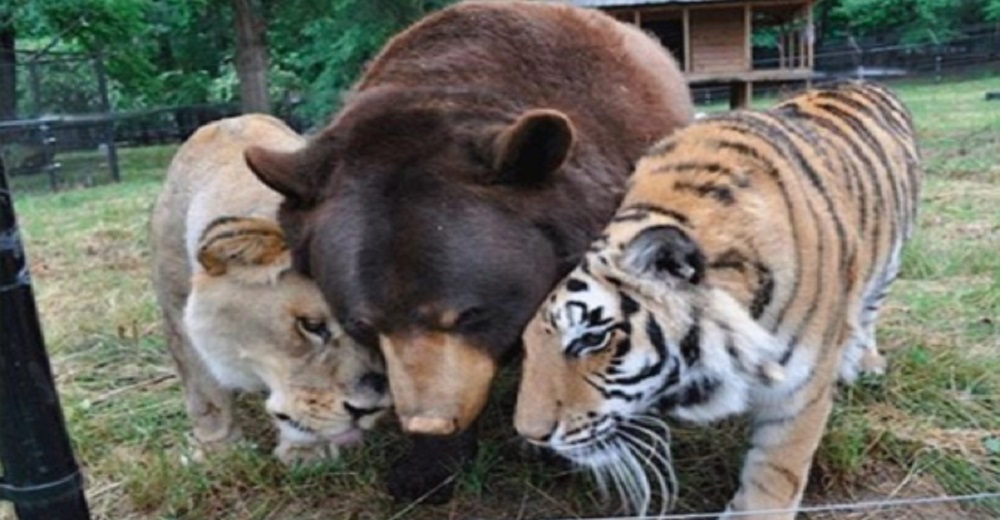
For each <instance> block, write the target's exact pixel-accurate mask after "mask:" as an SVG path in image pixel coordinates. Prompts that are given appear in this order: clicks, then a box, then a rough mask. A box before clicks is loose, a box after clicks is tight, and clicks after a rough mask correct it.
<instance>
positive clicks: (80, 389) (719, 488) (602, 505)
mask: <svg viewBox="0 0 1000 520" xmlns="http://www.w3.org/2000/svg"><path fill="white" fill-rule="evenodd" d="M998 84H1000V80H998V78H996V77H989V78H978V79H976V78H973V79H968V80H963V81H955V82H948V83H941V84H933V83H931V84H926V83H925V84H920V83H899V84H894V85H893V87H894V88H896V89H897V90H898V91H899V92H900V94H901V95H902V97H903V98H904V100H905V101H906V103H907V104H908V105H909V106H910V108H911V110H912V111H913V113H914V115H915V118H916V121H917V126H918V129H919V133H920V138H921V142H922V148H923V153H924V157H925V161H926V166H927V170H928V176H927V180H926V183H925V191H924V196H923V206H922V213H921V218H920V228H919V232H918V234H917V236H916V237H915V239H914V240H913V242H912V243H911V244H910V247H909V248H908V250H907V251H906V254H905V256H904V262H903V272H902V275H901V277H900V280H899V281H898V282H897V283H896V284H895V285H894V287H893V292H892V295H891V297H890V299H889V302H888V305H887V308H886V309H885V311H884V313H883V316H882V319H881V323H880V329H879V342H880V345H881V346H882V348H883V349H884V350H885V351H886V352H887V354H888V357H889V360H890V368H889V373H888V375H887V376H886V377H884V378H872V379H866V380H864V381H862V382H861V383H859V384H858V385H855V386H853V387H849V388H844V389H843V390H842V391H841V392H840V395H839V397H838V401H837V406H836V407H835V411H834V414H833V417H832V419H831V424H830V427H829V428H828V432H827V434H826V437H825V439H824V441H823V444H822V445H821V448H820V450H819V453H818V454H817V458H816V464H815V471H814V472H813V478H812V481H811V484H810V487H809V490H808V491H807V494H806V498H805V502H806V503H829V502H837V501H852V500H862V499H874V498H884V497H888V496H894V497H907V496H911V497H912V496H930V495H940V494H943V493H970V492H982V491H1000V356H998V355H997V354H998V353H1000V211H998V210H997V208H998V206H1000V103H996V102H986V101H984V100H983V93H984V92H985V91H986V90H987V89H990V88H993V89H995V88H996V86H997V85H998ZM759 103H761V104H766V103H767V100H761V101H759ZM173 151H174V148H173V147H157V148H147V149H125V150H121V152H120V153H121V157H122V174H123V178H124V181H123V182H122V183H120V184H115V185H100V186H96V187H93V188H88V189H69V190H64V191H60V192H58V193H54V194H53V193H49V192H48V191H47V189H26V190H21V191H17V192H16V193H19V195H18V197H17V199H16V206H17V211H18V215H19V217H20V224H21V227H22V229H23V231H24V238H25V242H26V245H27V249H28V254H29V259H30V262H31V269H32V273H33V275H34V279H35V291H36V297H37V298H38V302H39V306H40V311H41V315H42V319H43V326H44V330H45V335H46V338H47V341H48V346H49V350H50V352H51V356H52V362H53V365H54V367H55V373H56V377H57V383H58V386H59V390H60V392H61V395H62V403H63V407H64V410H65V415H66V419H67V422H68V424H69V428H70V432H71V435H72V437H73V440H74V446H75V449H76V453H77V455H78V457H79V459H80V461H81V464H82V466H83V468H84V470H85V472H86V475H87V483H88V485H87V489H88V498H89V500H90V504H91V509H92V511H93V513H94V517H95V518H107V519H115V520H123V519H138V518H143V519H146V518H162V519H174V518H212V519H285V518H295V519H300V518H301V519H319V518H324V519H325V518H359V519H360V518H407V519H411V518H415V519H424V518H428V519H429V518H473V517H482V518H501V517H503V518H544V517H555V516H559V517H567V516H570V517H571V516H577V515H590V516H593V515H598V514H615V513H621V511H620V510H619V509H618V504H617V502H616V501H614V500H606V499H605V498H603V497H602V496H601V495H600V494H599V493H598V492H597V490H596V489H595V487H594V485H593V483H592V482H591V481H590V480H589V478H587V477H586V476H583V475H579V474H575V473H572V472H570V471H568V470H567V469H566V468H565V467H564V466H563V465H560V464H553V463H552V462H551V461H545V460H542V459H540V458H538V457H536V456H530V455H528V454H527V453H526V452H525V451H524V447H523V445H522V443H520V442H519V441H518V440H517V439H516V436H515V433H514V431H513V428H512V426H511V420H510V417H511V413H512V402H513V397H514V387H515V384H516V367H510V368H508V369H507V370H506V371H505V372H504V373H503V374H502V377H501V380H500V381H499V382H498V384H497V390H498V391H497V392H496V393H495V395H494V399H493V400H492V401H491V403H490V404H489V406H488V408H487V410H486V412H485V414H484V420H483V423H484V427H483V439H484V440H483V445H482V447H481V451H480V454H479V457H478V458H477V460H476V461H474V462H473V463H472V465H471V467H470V469H469V470H467V471H466V472H464V473H463V474H462V475H461V476H460V477H459V482H458V495H457V496H456V499H455V500H454V501H453V502H452V503H450V504H448V505H444V506H434V507H431V506H416V507H414V506H413V505H412V504H397V503H393V502H392V501H391V500H390V499H389V498H388V497H387V495H386V494H385V492H384V490H383V487H382V483H381V482H382V480H381V479H382V476H383V474H384V473H385V471H387V469H388V468H389V465H390V463H391V461H392V460H393V459H394V458H395V457H397V456H398V455H399V454H401V453H402V450H403V449H404V440H403V439H402V438H401V437H400V435H399V434H398V432H397V431H396V428H395V426H394V425H392V424H388V425H386V427H385V428H382V429H381V430H380V431H378V432H376V433H375V434H374V435H372V436H370V437H369V439H368V440H367V441H366V444H365V446H364V447H363V448H361V449H358V450H355V451H352V452H350V453H348V454H347V456H346V458H345V459H344V460H342V461H340V462H335V463H327V464H323V465H320V466H315V467H304V468H296V469H286V468H284V467H282V466H281V465H279V464H278V463H277V462H275V461H274V460H273V459H272V457H271V456H270V455H269V451H270V449H271V448H272V447H273V437H272V433H271V432H270V431H268V428H267V426H266V423H267V421H266V420H264V418H263V417H262V414H261V412H260V400H259V399H257V398H254V397H247V398H245V399H243V400H242V405H243V406H242V407H241V412H242V414H243V417H242V419H243V422H244V423H245V424H247V425H249V426H248V427H247V428H246V429H247V430H248V438H247V440H246V441H245V442H243V443H242V444H240V445H238V446H236V447H235V448H234V449H232V450H230V451H227V452H225V453H220V454H215V455H213V456H211V457H210V458H209V459H208V460H207V461H201V460H200V459H199V458H198V457H197V453H196V450H195V448H194V446H193V445H192V443H191V441H190V438H189V434H188V431H189V426H188V422H187V417H186V415H185V412H184V406H183V400H182V395H181V391H180V387H179V383H178V381H177V379H176V378H175V377H173V376H172V367H171V365H170V361H169V357H168V356H167V354H166V352H165V348H164V341H163V337H162V335H161V333H160V331H159V323H158V313H157V309H156V306H155V304H154V301H153V294H152V290H151V287H150V283H149V277H148V274H149V244H148V230H147V222H148V216H149V211H150V208H151V206H152V202H153V199H154V197H155V195H156V193H157V191H158V190H159V186H160V183H161V181H162V176H163V173H164V170H165V166H166V164H167V162H168V161H169V158H170V156H171V154H172V153H173ZM16 188H17V186H16V185H15V189H16ZM674 438H675V443H674V454H675V459H676V466H677V470H678V474H679V477H680V479H681V502H680V504H679V511H706V510H715V509H718V508H719V507H721V506H722V505H723V504H724V503H725V501H726V499H727V497H728V495H729V494H730V493H732V491H733V488H734V486H735V483H736V479H737V477H738V474H739V467H740V463H741V457H742V453H743V449H744V446H743V441H742V425H741V424H740V423H739V421H733V422H732V423H726V424H722V425H719V426H717V427H715V428H712V429H704V428H702V429H698V428H681V427H678V428H676V429H675V431H674ZM4 507H6V506H0V518H8V517H9V516H10V513H9V511H10V510H9V508H7V509H4ZM920 511H921V512H922V513H923V514H925V515H928V516H925V517H931V516H936V517H939V518H995V517H997V516H1000V502H993V503H985V504H980V505H979V506H978V507H977V508H972V509H965V510H959V509H956V508H955V507H953V506H948V507H938V508H936V509H935V508H933V507H929V506H927V507H924V508H922V509H921V510H920ZM5 512H6V515H7V516H5ZM915 512H916V511H914V510H900V511H899V512H897V513H880V514H878V518H913V517H916V516H915ZM910 515H914V516H910ZM809 518H832V517H829V516H822V515H810V516H809ZM841 518H842V517H841ZM851 518H854V517H851Z"/></svg>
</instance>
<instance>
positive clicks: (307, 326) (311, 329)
mask: <svg viewBox="0 0 1000 520" xmlns="http://www.w3.org/2000/svg"><path fill="white" fill-rule="evenodd" d="M296 325H298V327H299V329H300V330H302V332H304V333H306V334H309V335H312V336H316V337H318V338H320V339H321V340H322V341H323V343H327V342H328V341H330V338H331V337H332V334H330V329H329V328H327V326H326V322H325V321H323V320H317V319H315V318H298V319H297V320H296Z"/></svg>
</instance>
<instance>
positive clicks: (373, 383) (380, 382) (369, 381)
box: [361, 372, 389, 394]
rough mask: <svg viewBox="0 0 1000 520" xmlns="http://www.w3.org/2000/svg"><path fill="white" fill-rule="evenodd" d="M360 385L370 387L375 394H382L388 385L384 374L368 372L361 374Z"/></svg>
mask: <svg viewBox="0 0 1000 520" xmlns="http://www.w3.org/2000/svg"><path fill="white" fill-rule="evenodd" d="M361 386H363V387H367V388H370V389H372V391H374V392H375V393H377V394H384V393H385V391H386V389H387V387H388V386H389V380H388V379H386V377H385V374H380V373H378V372H368V373H367V374H365V375H363V376H361Z"/></svg>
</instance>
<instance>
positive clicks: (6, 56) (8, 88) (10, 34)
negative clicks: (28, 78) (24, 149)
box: [0, 18, 17, 121]
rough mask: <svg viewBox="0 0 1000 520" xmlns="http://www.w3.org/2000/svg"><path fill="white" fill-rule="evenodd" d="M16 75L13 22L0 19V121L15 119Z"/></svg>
mask: <svg viewBox="0 0 1000 520" xmlns="http://www.w3.org/2000/svg"><path fill="white" fill-rule="evenodd" d="M16 73H17V57H16V56H15V54H14V20H4V19H2V18H0V121H6V120H8V119H17V76H16V75H15V74H16Z"/></svg>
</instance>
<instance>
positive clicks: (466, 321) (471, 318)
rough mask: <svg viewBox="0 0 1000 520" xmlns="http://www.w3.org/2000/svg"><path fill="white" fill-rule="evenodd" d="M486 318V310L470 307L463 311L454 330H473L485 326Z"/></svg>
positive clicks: (456, 321)
mask: <svg viewBox="0 0 1000 520" xmlns="http://www.w3.org/2000/svg"><path fill="white" fill-rule="evenodd" d="M485 318H486V309H484V308H482V307H469V308H468V309H465V310H464V311H462V313H461V314H459V315H458V318H457V319H456V320H455V324H454V326H453V327H454V328H456V329H471V328H475V327H477V326H478V325H481V324H483V322H484V319H485Z"/></svg>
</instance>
